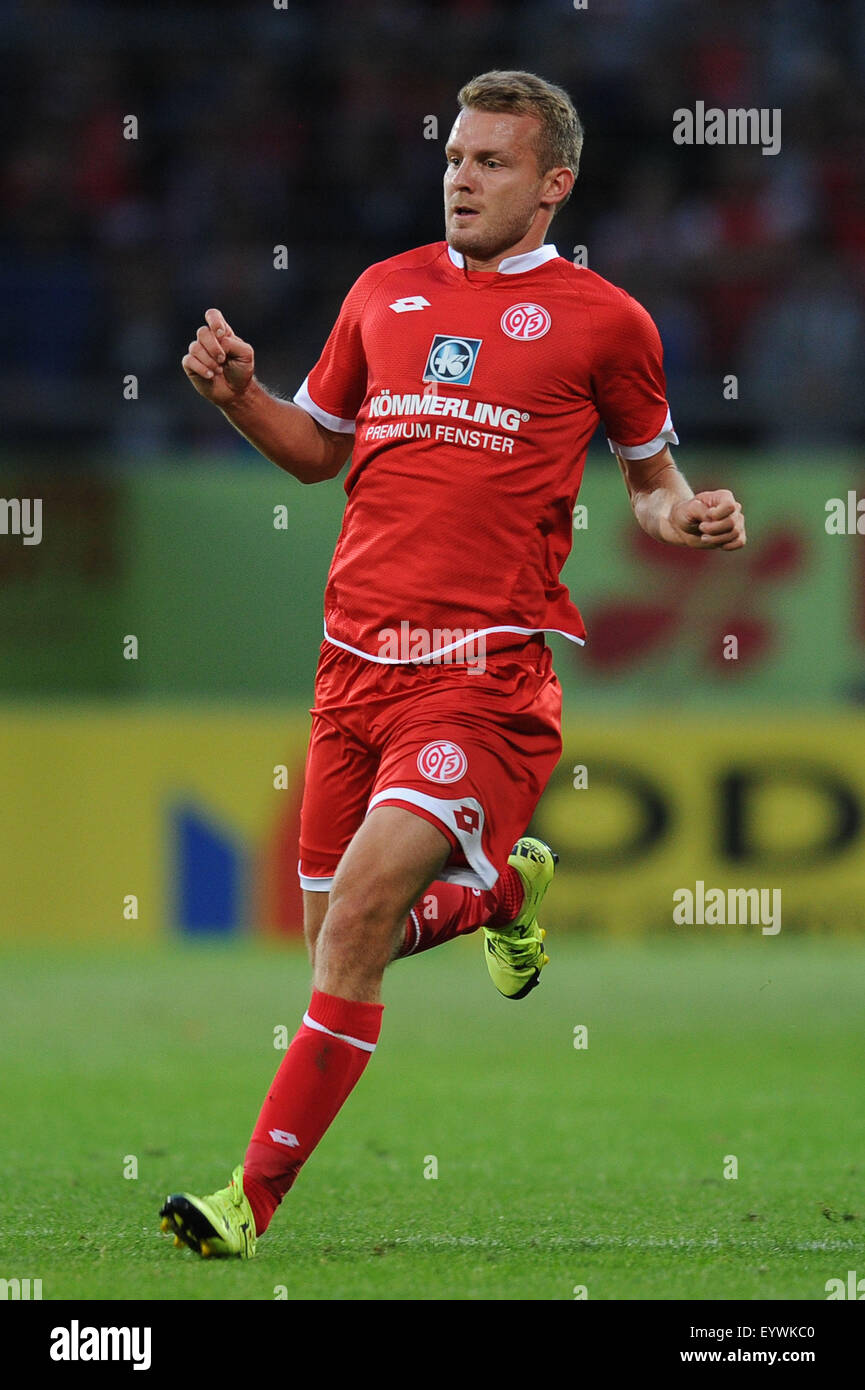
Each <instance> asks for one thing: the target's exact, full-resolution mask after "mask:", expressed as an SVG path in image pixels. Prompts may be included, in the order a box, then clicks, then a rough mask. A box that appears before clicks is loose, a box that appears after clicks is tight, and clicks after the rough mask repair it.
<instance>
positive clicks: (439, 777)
mask: <svg viewBox="0 0 865 1390" xmlns="http://www.w3.org/2000/svg"><path fill="white" fill-rule="evenodd" d="M468 765H469V760H468V758H467V757H466V755H465V753H464V752H463V750H462V749H461V748H460V746H459V744H458V743H450V742H449V741H448V740H447V739H444V738H442V739H438V740H437V741H436V742H435V743H428V744H427V746H426V748H422V749H421V751H420V752H419V753H418V755H417V769H418V772H419V773H420V774H421V775H422V776H423V777H426V779H427V781H428V782H458V781H459V779H460V778H461V777H462V776H463V775H464V773H465V770H466V768H467V767H468Z"/></svg>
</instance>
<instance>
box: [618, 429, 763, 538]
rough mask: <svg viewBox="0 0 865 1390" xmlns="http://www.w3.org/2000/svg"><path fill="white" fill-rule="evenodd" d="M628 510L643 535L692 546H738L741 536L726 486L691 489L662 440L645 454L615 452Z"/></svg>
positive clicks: (737, 507) (736, 505)
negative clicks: (639, 456)
mask: <svg viewBox="0 0 865 1390" xmlns="http://www.w3.org/2000/svg"><path fill="white" fill-rule="evenodd" d="M616 458H617V459H618V461H619V467H620V468H621V470H622V476H623V477H624V479H625V486H626V487H627V489H628V496H629V497H630V499H631V506H632V508H633V511H634V516H635V517H636V519H637V521H638V522H639V524H640V526H642V528H643V530H644V531H645V532H646V534H647V535H649V536H652V537H653V538H654V539H655V540H656V541H666V543H667V544H668V545H688V546H691V547H693V548H694V549H697V550H741V548H742V546H743V545H744V544H745V542H746V539H747V538H746V535H745V518H744V515H743V513H742V506H741V503H740V502H738V501H737V500H736V498H735V497H734V496H733V494H732V492H730V491H729V489H727V488H716V489H713V490H712V491H710V492H698V493H694V492H692V491H691V489H690V487H689V486H688V484H687V482H686V481H685V479H684V477H683V476H682V474H681V473H680V472H679V470H678V468H677V467H676V464H675V461H674V459H673V455H672V454H671V453H670V450H669V448H668V447H667V446H666V445H665V446H664V448H663V449H661V450H660V452H659V453H657V454H653V455H652V457H651V458H647V459H626V458H623V457H622V455H621V454H619V453H617V454H616Z"/></svg>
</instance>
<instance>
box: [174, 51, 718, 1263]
mask: <svg viewBox="0 0 865 1390" xmlns="http://www.w3.org/2000/svg"><path fill="white" fill-rule="evenodd" d="M459 104H460V111H459V115H458V117H457V120H456V123H455V124H454V127H453V129H452V131H451V134H450V138H449V140H448V143H447V147H446V152H445V153H446V160H447V167H446V171H445V176H444V205H445V233H446V240H444V241H438V242H434V243H433V244H431V245H429V246H422V247H420V248H418V249H416V250H412V251H407V252H404V253H403V254H401V255H397V256H393V257H391V258H390V259H389V260H386V261H382V262H381V263H379V264H377V265H373V266H371V267H370V268H369V269H368V270H366V271H365V272H364V273H363V274H362V275H361V276H360V278H359V280H358V281H357V282H356V284H355V285H354V286H353V287H352V289H351V290H350V291H349V293H348V296H347V298H346V299H345V301H344V303H343V306H342V309H341V311H340V314H339V317H338V319H337V322H336V324H335V326H334V328H333V331H332V332H331V334H330V337H329V338H328V341H327V343H326V345H325V348H324V351H323V353H322V355H321V357H320V359H319V361H318V363H317V364H316V366H315V367H314V368H313V370H312V372H311V373H310V375H309V376H308V377H307V379H306V380H305V381H304V383H303V385H302V386H301V387H300V389H299V390H298V391H297V392H296V394H295V396H294V401H293V402H291V401H286V400H282V399H280V398H279V397H277V396H275V395H273V394H271V393H270V392H268V391H267V390H265V388H264V387H262V386H261V384H260V383H259V382H258V381H257V380H256V378H255V375H254V354H253V349H252V347H251V346H250V345H249V343H246V342H244V341H243V339H241V338H239V337H238V336H237V334H236V333H235V332H234V330H233V328H232V327H231V325H230V324H229V323H228V322H227V321H226V319H225V316H224V315H223V314H222V313H221V312H220V311H219V310H218V309H215V308H214V309H208V311H207V313H206V314H205V320H206V322H205V323H204V324H203V325H202V326H201V327H200V328H199V329H198V332H197V334H196V337H195V340H194V341H193V342H192V343H190V345H189V351H188V353H187V354H186V356H185V357H184V358H183V369H184V371H185V372H186V375H187V376H188V378H189V380H190V381H191V383H192V385H193V386H194V387H195V389H196V390H197V391H198V392H200V394H201V395H202V396H204V397H205V398H206V399H207V400H210V401H212V402H213V404H214V405H216V406H218V407H219V408H220V409H221V410H222V411H223V413H224V414H225V416H226V417H227V419H228V420H229V421H230V422H231V423H232V425H234V426H235V427H236V428H237V429H238V430H239V431H240V432H241V433H242V434H243V435H244V436H245V437H246V438H247V439H248V440H249V441H250V442H251V443H252V444H254V445H255V447H256V448H257V449H258V450H260V452H261V453H262V454H264V456H265V457H266V458H268V459H271V460H272V461H273V462H274V463H275V464H277V465H278V466H279V467H280V468H283V469H285V470H286V471H287V472H288V473H291V474H293V475H294V477H295V478H297V479H299V481H300V482H302V483H318V482H323V481H325V480H326V479H329V478H335V477H336V475H337V474H338V473H339V472H340V470H341V469H342V467H343V465H344V464H345V462H346V460H347V459H348V458H349V455H351V456H352V462H351V467H350V469H349V471H348V474H347V476H346V480H345V491H346V494H347V499H348V500H347V503H346V508H345V516H344V520H343V525H342V531H341V534H340V538H339V542H338V544H337V547H336V552H335V554H334V557H333V562H332V564H331V569H330V574H329V577H328V583H327V589H326V593H325V604H324V607H325V623H324V641H323V643H322V647H321V656H320V661H319V666H318V671H317V675H316V683H315V703H314V707H313V710H312V731H311V736H310V743H309V751H308V756H307V765H306V781H305V790H304V800H303V809H302V814H301V832H300V862H299V873H300V880H301V884H302V887H303V890H304V917H305V932H306V937H307V941H308V945H309V951H310V957H311V960H312V966H313V989H312V998H311V1001H310V1005H309V1009H308V1011H307V1012H306V1013H305V1014H304V1017H303V1022H302V1024H301V1026H300V1028H299V1030H298V1032H297V1034H296V1035H295V1037H294V1040H293V1042H292V1043H291V1046H290V1048H289V1049H288V1051H287V1053H286V1055H285V1057H284V1059H283V1061H282V1064H281V1066H280V1067H279V1070H278V1071H277V1074H276V1077H275V1079H274V1081H273V1083H272V1085H271V1087H270V1090H269V1092H268V1095H267V1097H266V1099H265V1101H264V1104H263V1106H262V1109H261V1113H260V1115H259V1119H258V1122H257V1124H256V1126H255V1129H254V1131H253V1134H252V1138H251V1140H250V1142H249V1147H248V1149H247V1152H246V1157H245V1160H244V1162H243V1164H242V1165H241V1166H239V1167H238V1168H236V1169H235V1171H234V1174H233V1176H232V1180H231V1182H230V1184H229V1186H228V1187H226V1188H223V1189H221V1190H220V1191H219V1192H216V1193H213V1194H212V1195H210V1196H208V1197H195V1196H192V1195H190V1194H176V1195H174V1196H172V1197H169V1198H168V1199H167V1201H166V1204H165V1206H164V1207H163V1208H162V1211H161V1213H160V1214H161V1216H162V1229H163V1230H164V1231H166V1232H167V1233H171V1234H173V1235H174V1236H175V1238H176V1243H177V1244H186V1245H188V1246H190V1247H191V1248H192V1249H193V1250H195V1251H197V1252H198V1253H199V1254H201V1255H203V1256H205V1257H207V1256H227V1255H234V1256H240V1257H241V1258H248V1257H249V1256H251V1255H253V1254H254V1252H255V1245H256V1239H257V1238H258V1237H260V1236H261V1234H262V1233H263V1232H264V1231H265V1230H266V1229H267V1226H268V1224H269V1222H270V1220H271V1218H272V1216H273V1214H274V1212H275V1210H276V1208H277V1207H278V1205H279V1203H280V1202H281V1200H282V1198H283V1197H284V1195H285V1194H286V1192H287V1191H288V1190H289V1188H290V1187H291V1185H292V1183H293V1182H294V1180H295V1178H296V1177H297V1174H298V1172H299V1170H300V1168H301V1166H302V1164H303V1163H304V1162H305V1161H306V1159H307V1158H308V1157H309V1155H310V1154H311V1152H312V1150H313V1149H314V1148H315V1146H316V1144H317V1143H318V1141H319V1140H320V1139H321V1137H322V1135H323V1134H324V1132H325V1130H326V1129H327V1128H328V1126H329V1125H330V1124H331V1122H332V1121H333V1119H334V1118H335V1116H336V1115H337V1113H338V1111H339V1110H340V1108H341V1106H342V1105H343V1103H344V1101H345V1100H346V1098H347V1096H348V1095H349V1093H350V1092H351V1090H352V1088H353V1087H354V1086H355V1084H356V1082H357V1081H358V1080H359V1078H360V1076H361V1073H362V1072H363V1070H364V1068H365V1066H366V1064H367V1062H368V1061H369V1059H370V1057H371V1055H372V1053H373V1052H374V1051H375V1048H376V1044H377V1042H378V1037H379V1030H380V1026H381V1017H382V1004H381V1002H380V998H381V984H382V975H383V973H384V970H385V967H386V966H387V965H388V963H389V962H390V961H391V960H393V959H395V958H397V957H399V956H403V955H411V954H413V953H416V952H418V951H421V950H426V949H428V948H430V947H432V946H436V945H438V944H440V943H441V942H443V941H447V940H451V939H453V938H454V937H455V936H458V935H462V934H466V933H468V932H471V931H475V930H477V929H478V928H479V927H481V928H483V939H484V945H485V950H484V956H485V959H486V962H487V966H488V969H489V971H490V974H491V976H492V979H493V982H494V984H495V985H496V986H497V988H498V989H499V991H500V992H501V993H502V994H504V995H505V996H506V997H508V998H510V999H521V998H524V997H525V996H526V995H527V994H528V993H529V991H530V990H531V989H532V988H533V987H534V986H535V985H536V984H537V983H538V979H539V975H540V971H541V969H542V968H543V966H544V965H545V964H546V963H547V958H546V956H545V954H544V946H543V936H544V933H543V932H542V930H541V928H540V927H539V926H538V922H537V915H538V907H539V905H540V902H541V900H542V898H543V896H544V894H545V892H546V890H547V888H548V886H549V883H550V881H551V879H552V875H553V869H554V856H553V854H552V852H551V850H550V849H549V848H548V846H546V845H544V844H543V843H542V842H540V841H538V840H535V839H532V838H530V837H528V836H525V835H524V833H523V832H524V831H525V827H526V826H527V825H528V823H529V820H530V818H531V815H532V812H533V810H534V807H535V805H536V803H537V801H538V798H539V797H540V795H541V793H542V791H543V789H544V787H545V785H546V783H547V781H548V780H549V777H550V775H551V774H552V772H553V769H554V767H555V765H556V762H557V760H558V758H559V756H560V753H561V734H560V722H561V693H560V689H559V685H558V682H557V680H556V677H555V674H554V672H553V670H552V666H551V661H550V651H549V648H548V647H547V645H546V643H545V640H544V633H545V632H548V631H556V632H560V633H563V634H564V635H565V636H566V637H568V638H570V639H571V640H572V641H574V642H582V641H583V639H584V636H585V629H584V627H583V623H582V620H581V617H580V614H579V612H578V610H577V608H576V607H575V606H574V604H573V603H572V602H571V600H570V598H569V595H568V593H567V590H566V589H565V587H564V586H563V585H562V583H561V582H560V580H559V572H560V570H561V568H562V565H563V563H564V561H565V559H566V558H567V555H568V553H569V551H570V547H571V539H572V512H573V507H574V504H575V501H576V498H577V493H578V490H579V487H580V481H581V477H582V473H583V466H584V462H585V457H586V450H587V448H588V444H589V441H590V439H591V437H592V435H593V434H594V432H595V429H596V427H597V425H598V422H599V421H600V422H602V423H603V425H604V427H605V430H606V434H607V438H608V440H609V444H610V449H611V450H612V452H613V453H614V454H615V455H616V457H617V459H618V462H619V466H620V468H621V470H622V473H623V475H624V479H625V483H626V486H627V490H628V493H629V496H630V501H631V505H632V507H633V511H634V515H635V517H636V520H637V522H638V523H639V525H640V526H641V527H642V528H643V529H644V530H645V531H646V532H648V534H649V535H651V536H653V537H655V538H656V539H657V540H660V541H665V542H667V543H668V544H671V545H684V546H692V547H696V548H699V549H701V550H710V549H722V550H736V549H738V548H739V547H740V546H742V545H744V544H745V530H744V522H743V517H742V509H741V507H740V505H739V503H738V502H737V501H736V499H735V497H734V496H733V495H732V493H731V492H729V491H726V490H723V489H719V490H715V491H711V492H702V493H699V494H697V495H696V496H695V495H694V494H693V493H692V491H691V489H690V487H689V486H688V484H687V483H686V481H685V479H684V478H683V477H682V475H681V473H680V472H679V471H678V469H677V468H676V465H675V463H674V461H673V458H672V455H671V454H670V450H669V445H670V444H671V443H672V444H677V443H678V439H677V437H676V435H675V433H674V430H673V424H672V421H671V418H670V411H669V408H668V406H667V401H666V396H665V382H664V374H663V368H662V354H661V344H660V340H659V337H658V333H657V330H656V328H655V326H654V324H653V322H652V320H651V318H650V317H649V315H648V313H647V312H646V310H645V309H643V308H642V307H641V306H640V305H639V304H638V303H636V302H635V301H634V300H633V299H632V298H630V296H629V295H628V294H626V293H625V292H624V291H623V290H621V289H617V288H615V287H614V286H613V285H611V284H609V283H608V282H607V281H605V280H603V279H602V278H601V277H600V276H599V275H596V274H594V272H592V271H591V270H588V269H585V268H582V267H578V266H574V265H573V264H572V263H571V262H570V261H568V260H566V259H564V258H563V257H562V256H560V255H559V254H558V252H557V251H556V248H555V247H554V246H552V245H548V244H546V243H545V241H544V237H545V235H546V232H547V229H548V227H549V225H550V222H551V220H552V218H553V216H554V215H555V213H556V212H557V211H558V210H559V209H560V208H561V207H562V206H563V205H564V203H565V202H566V201H567V199H568V197H569V196H570V193H571V190H572V188H573V185H574V180H575V179H576V176H577V171H578V167H579V160H580V150H581V146H582V126H581V123H580V120H579V117H578V115H577V113H576V111H575V110H574V107H573V105H572V104H571V101H570V98H569V97H568V95H567V93H566V92H564V91H563V90H562V89H561V88H560V87H556V86H554V85H552V84H550V83H548V82H546V81H543V80H542V79H541V78H539V77H537V76H535V75H533V74H531V73H526V72H489V73H485V74H483V75H482V76H480V77H476V78H474V79H473V80H472V81H471V82H469V83H468V84H467V85H466V86H465V87H463V89H462V91H461V92H460V94H459ZM515 841H516V843H514V842H515Z"/></svg>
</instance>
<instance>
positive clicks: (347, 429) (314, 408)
mask: <svg viewBox="0 0 865 1390" xmlns="http://www.w3.org/2000/svg"><path fill="white" fill-rule="evenodd" d="M308 383H309V377H305V378H304V381H303V385H302V386H300V387H299V388H298V390H297V391H295V393H294V403H295V405H299V406H300V408H301V410H305V411H306V413H307V415H311V416H312V418H313V420H317V421H318V423H319V424H320V425H324V428H325V429H326V430H335V431H336V433H337V434H354V420H341V419H340V418H339V416H338V415H328V413H327V411H326V410H322V408H321V406H320V405H316V403H315V401H314V400H313V399H312V396H311V395H310V394H309V385H308Z"/></svg>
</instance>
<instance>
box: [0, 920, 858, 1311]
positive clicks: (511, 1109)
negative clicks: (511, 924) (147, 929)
mask: <svg viewBox="0 0 865 1390" xmlns="http://www.w3.org/2000/svg"><path fill="white" fill-rule="evenodd" d="M548 944H549V946H550V953H551V956H552V958H553V959H552V964H551V965H550V967H549V969H548V970H547V971H545V974H544V979H543V983H542V985H541V987H540V989H538V990H537V991H536V992H535V993H534V994H533V995H531V996H530V997H529V998H528V999H527V1000H525V1001H523V1002H521V1003H517V1004H512V1003H509V1002H506V1001H505V1000H503V999H501V998H500V997H499V996H498V995H497V994H496V993H495V991H494V990H493V988H492V986H491V984H490V982H489V979H488V977H487V974H486V971H485V969H484V966H483V962H482V959H481V951H480V944H479V941H478V939H477V937H475V938H472V939H471V940H469V941H462V942H458V943H454V944H452V945H448V946H445V947H443V948H441V949H439V950H436V951H433V952H431V953H429V954H428V955H425V956H422V957H419V958H417V959H416V960H409V961H405V962H400V963H399V964H397V965H395V966H394V967H393V968H392V969H391V970H390V971H389V973H388V978H387V981H386V992H385V1003H386V1009H385V1019H384V1029H383V1033H382V1042H381V1045H380V1047H379V1050H378V1053H377V1054H376V1056H375V1057H374V1058H373V1059H372V1061H371V1063H370V1065H369V1067H368V1069H367V1071H366V1074H365V1076H364V1077H363V1079H362V1081H361V1083H360V1085H359V1086H358V1088H357V1089H356V1091H355V1092H354V1094H353V1096H352V1097H351V1098H350V1100H349V1102H348V1104H347V1105H346V1107H345V1109H344V1110H343V1112H342V1114H341V1115H340V1116H339V1117H338V1119H337V1121H336V1124H335V1125H334V1127H333V1128H332V1130H331V1131H330V1132H329V1134H328V1135H326V1136H325V1139H324V1141H323V1142H322V1144H321V1146H320V1147H319V1149H318V1151H317V1152H316V1153H315V1154H314V1155H313V1158H312V1160H311V1161H310V1162H309V1164H308V1165H307V1167H306V1169H305V1170H304V1172H303V1173H302V1174H301V1177H300V1179H299V1180H298V1183H297V1185H296V1187H295V1188H294V1191H293V1192H292V1193H291V1194H290V1195H289V1197H288V1199H287V1200H286V1202H285V1203H284V1205H283V1207H282V1209H281V1210H280V1212H279V1213H278V1214H277V1216H276V1218H275V1220H274V1223H273V1225H272V1226H271V1229H270V1231H269V1232H268V1234H267V1236H266V1237H265V1238H264V1240H263V1241H262V1242H261V1243H260V1246H259V1254H258V1256H257V1258H256V1259H255V1260H253V1261H252V1262H250V1263H249V1264H245V1265H243V1264H240V1263H239V1262H231V1263H222V1262H208V1263H205V1262H202V1261H200V1260H198V1259H197V1258H196V1257H195V1256H194V1255H192V1254H191V1252H188V1251H185V1250H184V1251H178V1250H175V1249H173V1247H172V1244H171V1242H170V1240H167V1239H166V1238H165V1237H163V1236H162V1235H161V1234H160V1232H159V1229H158V1217H157V1211H158V1208H159V1206H160V1204H161V1201H162V1199H163V1197H164V1195H165V1193H166V1192H168V1191H175V1190H182V1189H184V1188H186V1189H189V1190H192V1191H194V1192H208V1191H211V1190H213V1189H214V1188H215V1187H219V1186H222V1185H223V1184H224V1183H225V1182H227V1180H228V1176H229V1173H230V1170H231V1168H232V1166H233V1165H234V1164H235V1163H237V1162H238V1161H239V1160H240V1158H241V1157H242V1155H243V1152H244V1149H245V1146H246V1140H247V1138H248V1134H249V1131H250V1129H251V1126H252V1124H253V1122H254V1120H255V1117H256V1114H257V1112H258V1106H259V1103H260V1101H261V1098H262V1096H263V1094H264V1091H265V1088H266V1086H267V1084H268V1081H269V1080H270V1077H271V1075H272V1073H273V1071H274V1070H275V1067H276V1065H277V1064H278V1062H279V1060H280V1058H281V1056H282V1055H283V1054H282V1053H281V1052H278V1051H276V1050H275V1049H274V1045H273V1042H274V1029H275V1028H278V1027H279V1026H280V1025H284V1026H285V1027H286V1028H287V1029H288V1032H289V1036H291V1035H292V1034H293V1032H294V1030H295V1028H296V1026H297V1023H298V1021H299V1019H300V1016H301V1014H302V1012H303V1009H304V1008H305V1006H306V1003H307V1001H308V976H307V967H306V961H305V958H304V957H303V955H302V954H301V952H300V951H299V950H298V949H296V948H279V947H267V946H261V945H258V946H256V945H253V944H240V945H237V946H220V947H179V946H178V947H166V948H164V949H160V950H157V949H154V950H153V951H152V952H145V951H141V952H138V953H132V952H128V951H127V952H125V953H119V954H118V953H113V952H108V951H105V950H95V949H88V950H87V951H80V952H78V953H75V952H73V951H71V950H66V951H63V950H60V949H57V948H48V947H46V948H44V949H42V950H37V949H33V950H30V951H21V952H17V953H10V952H8V951H6V952H5V953H4V955H3V957H2V959H0V979H2V985H0V1056H2V1058H3V1083H2V1091H3V1102H2V1108H3V1112H4V1114H3V1126H2V1128H3V1143H2V1150H3V1174H4V1179H3V1186H4V1201H3V1214H2V1234H0V1277H6V1278H9V1277H19V1278H27V1277H29V1278H31V1279H32V1278H41V1279H42V1281H43V1298H44V1299H55V1298H56V1299H73V1300H77V1299H96V1298H113V1299H118V1298H119V1299H160V1300H166V1299H202V1300H214V1299H216V1300H220V1299H227V1300H236V1299H273V1298H274V1297H277V1296H280V1295H283V1290H284V1295H283V1296H287V1297H288V1298H289V1299H413V1300H422V1299H459V1300H466V1299H493V1300H515V1299H518V1300H525V1299H544V1300H546V1299H563V1300H570V1299H573V1298H574V1290H575V1288H576V1287H577V1286H580V1285H583V1286H585V1287H586V1289H587V1294H588V1298H589V1299H590V1300H598V1299H601V1300H630V1299H649V1300H666V1299H688V1300H714V1299H734V1298H735V1299H739V1298H745V1299H750V1298H756V1299H762V1298H769V1299H802V1300H810V1299H825V1297H826V1294H825V1284H826V1281H827V1279H830V1278H836V1277H841V1278H844V1277H846V1271H847V1270H848V1268H852V1269H856V1268H859V1269H860V1270H861V1272H863V1273H865V1263H863V1261H865V1252H863V1241H862V1230H863V1223H865V1196H863V1173H865V1112H863V1108H862V1107H861V1105H860V1104H859V1103H858V1099H857V1097H858V1095H859V1094H860V1091H861V1078H862V1076H863V1074H865V1041H863V1035H862V1029H861V1017H862V982H863V974H865V970H863V967H865V947H863V946H862V945H861V944H859V943H856V942H853V941H849V940H841V939H830V938H820V939H817V938H811V939H807V940H805V939H792V938H790V939H785V938H784V937H783V936H782V937H778V938H763V937H762V936H761V935H760V934H759V933H756V932H754V933H751V934H735V935H733V934H731V935H730V936H727V937H722V936H720V935H719V930H718V929H716V930H715V932H714V934H712V932H711V929H708V928H707V929H705V932H703V933H700V934H699V935H697V934H692V935H691V936H690V937H682V938H678V939H671V938H670V937H669V936H662V937H659V939H658V940H656V941H654V942H651V943H643V944H640V945H632V944H628V943H624V942H613V941H605V942H600V941H577V940H575V939H573V938H570V939H567V940H562V939H558V940H556V939H555V937H554V934H551V940H550V941H549V943H548ZM578 1025H584V1026H585V1027H586V1028H587V1029H588V1046H587V1047H586V1048H584V1049H576V1048H575V1047H574V1029H575V1028H576V1027H577V1026H578ZM731 1155H732V1156H734V1157H735V1159H736V1160H737V1163H738V1177H737V1178H735V1179H733V1178H725V1176H724V1169H725V1163H726V1164H727V1168H728V1170H729V1169H730V1168H731V1164H730V1162H729V1158H728V1156H731ZM130 1158H134V1159H135V1160H136V1162H137V1171H138V1175H137V1177H125V1176H124V1169H126V1170H127V1171H131V1170H132V1168H133V1165H132V1164H131V1163H130V1162H129V1160H130ZM432 1158H434V1159H435V1160H436V1163H437V1167H438V1176H437V1177H436V1178H431V1177H425V1176H424V1172H425V1170H426V1171H427V1172H430V1171H432V1169H433V1164H432V1162H431V1159H432Z"/></svg>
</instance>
